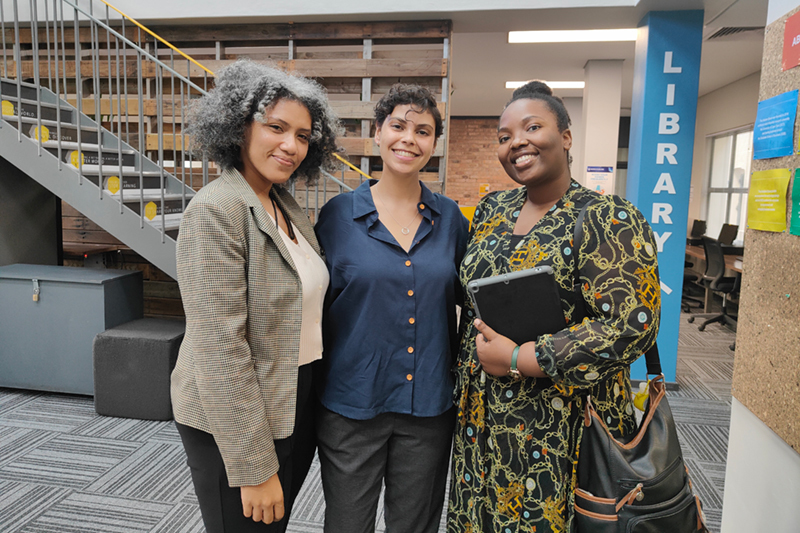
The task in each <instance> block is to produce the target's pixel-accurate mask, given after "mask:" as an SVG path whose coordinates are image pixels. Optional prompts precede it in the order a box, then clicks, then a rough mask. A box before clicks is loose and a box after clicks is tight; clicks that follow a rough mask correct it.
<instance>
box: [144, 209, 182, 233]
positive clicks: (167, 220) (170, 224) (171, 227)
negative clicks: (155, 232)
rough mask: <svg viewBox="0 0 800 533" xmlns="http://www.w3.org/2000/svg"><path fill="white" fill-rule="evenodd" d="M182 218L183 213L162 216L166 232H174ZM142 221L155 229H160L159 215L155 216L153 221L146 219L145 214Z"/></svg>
mask: <svg viewBox="0 0 800 533" xmlns="http://www.w3.org/2000/svg"><path fill="white" fill-rule="evenodd" d="M182 218H183V213H173V214H166V215H164V229H165V230H166V231H175V230H177V229H178V228H179V227H180V225H181V219H182ZM144 221H145V222H147V223H148V224H150V225H151V226H154V227H155V228H156V229H161V215H160V214H159V215H156V216H155V217H154V218H153V220H148V219H147V214H146V213H145V218H144Z"/></svg>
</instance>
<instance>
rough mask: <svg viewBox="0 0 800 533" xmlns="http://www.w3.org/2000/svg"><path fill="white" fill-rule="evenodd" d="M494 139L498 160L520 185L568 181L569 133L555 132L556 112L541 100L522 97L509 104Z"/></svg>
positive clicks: (556, 129)
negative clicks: (496, 142) (495, 139)
mask: <svg viewBox="0 0 800 533" xmlns="http://www.w3.org/2000/svg"><path fill="white" fill-rule="evenodd" d="M497 140H498V142H499V146H498V148H497V159H499V160H500V164H501V165H503V169H505V171H506V174H508V176H509V177H510V178H511V179H512V180H514V181H516V182H517V183H519V184H520V185H525V186H527V187H529V188H530V187H536V186H542V185H548V184H553V185H557V184H560V185H563V183H562V182H566V183H569V180H570V174H569V163H568V161H567V150H569V149H570V147H571V146H572V133H571V132H570V131H569V129H564V131H561V132H560V131H558V122H557V117H556V115H555V113H553V112H552V111H551V110H550V108H549V107H548V105H547V104H546V103H545V102H543V101H542V100H531V99H528V98H522V99H520V100H516V101H514V102H512V103H511V104H509V106H508V107H507V108H506V109H505V111H503V115H502V116H501V117H500V124H499V126H498V129H497Z"/></svg>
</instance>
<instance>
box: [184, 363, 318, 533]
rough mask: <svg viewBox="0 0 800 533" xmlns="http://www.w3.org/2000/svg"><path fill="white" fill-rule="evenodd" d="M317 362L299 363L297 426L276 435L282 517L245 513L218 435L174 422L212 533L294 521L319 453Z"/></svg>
mask: <svg viewBox="0 0 800 533" xmlns="http://www.w3.org/2000/svg"><path fill="white" fill-rule="evenodd" d="M314 366H315V365H314V363H311V364H307V365H303V366H301V367H300V369H299V374H298V380H297V411H296V416H295V425H294V432H293V433H292V435H291V436H289V437H287V438H285V439H279V440H276V441H275V452H276V453H277V455H278V462H279V464H280V469H279V470H278V478H279V479H280V480H281V487H283V498H284V508H285V510H286V514H285V515H284V517H283V519H282V520H280V521H279V522H273V523H272V524H264V523H263V522H254V521H253V519H252V518H247V517H245V516H244V511H243V509H242V497H241V492H240V490H239V487H230V486H229V485H228V476H227V474H226V473H225V464H224V463H223V462H222V455H220V453H219V448H218V447H217V443H216V442H215V441H214V436H213V435H211V434H210V433H206V432H205V431H200V430H198V429H195V428H192V427H189V426H184V425H183V424H179V423H177V422H176V423H175V425H176V426H177V428H178V433H179V434H180V436H181V440H182V441H183V447H184V449H185V450H186V457H187V461H186V462H187V464H188V465H189V468H190V470H191V472H192V483H193V484H194V490H195V493H196V494H197V500H198V502H199V503H200V512H201V513H202V515H203V523H204V524H205V526H206V531H207V533H284V532H285V531H286V526H287V525H288V524H289V516H290V514H291V511H292V504H293V503H294V500H295V498H296V497H297V494H298V493H299V492H300V487H302V486H303V481H304V480H305V478H306V474H308V470H309V468H310V467H311V461H312V460H313V459H314V449H315V435H314V411H315V409H314V404H315V403H316V396H315V395H314V393H313V383H312V382H313V373H314V371H313V367H314Z"/></svg>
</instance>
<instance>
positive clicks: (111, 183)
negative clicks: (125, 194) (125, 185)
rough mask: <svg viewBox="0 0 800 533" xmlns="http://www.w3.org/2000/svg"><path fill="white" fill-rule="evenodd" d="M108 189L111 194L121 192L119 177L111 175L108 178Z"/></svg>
mask: <svg viewBox="0 0 800 533" xmlns="http://www.w3.org/2000/svg"><path fill="white" fill-rule="evenodd" d="M106 189H107V190H108V192H110V193H111V194H117V193H118V192H119V178H118V177H117V176H111V177H110V178H108V180H106Z"/></svg>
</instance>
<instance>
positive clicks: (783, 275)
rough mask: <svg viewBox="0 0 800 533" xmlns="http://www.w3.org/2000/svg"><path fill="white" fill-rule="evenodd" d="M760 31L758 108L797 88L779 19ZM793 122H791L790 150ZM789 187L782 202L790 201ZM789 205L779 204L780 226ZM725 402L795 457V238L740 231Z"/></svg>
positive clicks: (760, 164) (797, 71) (769, 163)
mask: <svg viewBox="0 0 800 533" xmlns="http://www.w3.org/2000/svg"><path fill="white" fill-rule="evenodd" d="M798 11H800V8H798V9H796V10H794V11H792V12H790V13H788V14H787V15H786V16H784V17H782V18H781V19H778V20H776V21H775V22H773V23H772V24H770V25H769V26H767V28H766V32H765V37H764V55H763V59H762V65H761V88H760V91H759V101H761V100H765V99H767V98H771V97H773V96H776V95H778V94H781V93H784V92H787V91H791V90H794V89H797V88H800V67H795V68H793V69H790V70H787V71H786V72H783V71H781V59H782V55H783V29H784V25H785V22H786V19H787V18H789V16H791V15H793V14H795V13H796V12H798ZM798 124H800V119H799V120H797V121H795V133H794V142H795V149H796V148H797V141H798V138H799V137H798V135H799V134H800V127H798ZM777 168H788V169H790V170H791V172H792V179H794V169H796V168H800V156H798V155H792V156H786V157H778V158H773V159H760V160H755V161H753V165H752V170H753V171H754V172H755V171H759V170H769V169H777ZM791 190H792V184H791V183H790V185H789V191H788V194H789V195H791ZM789 205H790V204H788V203H787V220H788V218H789V215H790V213H789V209H790V207H788V206H789ZM742 270H743V274H742V288H741V299H740V306H739V321H738V329H737V334H736V357H735V363H734V373H733V395H734V396H735V397H736V399H737V400H739V401H740V402H742V403H743V404H744V405H745V406H746V407H747V408H748V409H750V411H752V412H753V413H754V414H755V415H756V416H758V417H759V418H760V419H761V420H762V421H763V422H764V423H765V424H766V425H767V426H769V427H770V428H771V429H772V430H773V431H774V432H775V433H777V434H778V435H779V436H780V437H781V438H782V439H783V440H785V441H786V442H787V443H788V444H789V445H790V446H792V448H794V449H795V450H796V451H798V452H800V237H798V236H795V235H790V234H789V232H788V229H787V231H785V232H784V233H772V232H765V231H756V230H752V229H749V228H748V229H747V230H746V233H745V253H744V264H743V269H742Z"/></svg>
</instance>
